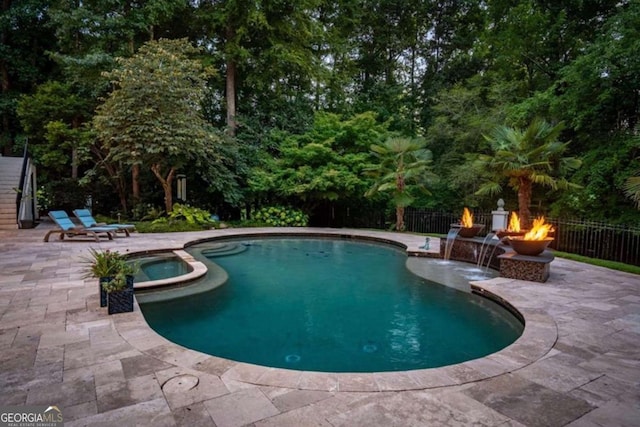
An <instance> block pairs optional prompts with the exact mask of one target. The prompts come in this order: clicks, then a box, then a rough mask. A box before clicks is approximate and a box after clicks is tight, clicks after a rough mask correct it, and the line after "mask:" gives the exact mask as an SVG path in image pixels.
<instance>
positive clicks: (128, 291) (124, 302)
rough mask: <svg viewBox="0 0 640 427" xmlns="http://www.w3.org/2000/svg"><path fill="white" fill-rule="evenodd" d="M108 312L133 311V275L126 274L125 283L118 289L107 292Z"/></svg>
mask: <svg viewBox="0 0 640 427" xmlns="http://www.w3.org/2000/svg"><path fill="white" fill-rule="evenodd" d="M107 299H108V302H109V304H108V307H107V312H108V313H109V314H117V313H129V312H132V311H133V276H127V285H126V287H125V288H124V289H121V290H119V291H113V292H109V294H108V298H107Z"/></svg>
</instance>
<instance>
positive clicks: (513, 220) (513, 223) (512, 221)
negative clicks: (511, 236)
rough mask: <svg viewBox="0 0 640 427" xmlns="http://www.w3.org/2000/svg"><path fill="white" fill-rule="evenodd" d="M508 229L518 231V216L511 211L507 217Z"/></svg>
mask: <svg viewBox="0 0 640 427" xmlns="http://www.w3.org/2000/svg"><path fill="white" fill-rule="evenodd" d="M507 230H508V231H515V232H516V233H518V232H520V217H518V214H517V213H515V212H511V216H510V217H509V226H508V227H507Z"/></svg>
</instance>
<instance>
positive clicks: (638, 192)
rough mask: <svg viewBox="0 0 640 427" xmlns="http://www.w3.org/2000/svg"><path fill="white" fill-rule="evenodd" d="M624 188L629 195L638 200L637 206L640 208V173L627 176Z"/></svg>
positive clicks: (635, 200)
mask: <svg viewBox="0 0 640 427" xmlns="http://www.w3.org/2000/svg"><path fill="white" fill-rule="evenodd" d="M623 190H624V193H625V194H626V195H627V197H629V198H630V199H631V200H633V201H634V202H636V206H637V207H638V209H640V175H638V176H631V177H629V178H627V181H626V182H625V183H624V186H623Z"/></svg>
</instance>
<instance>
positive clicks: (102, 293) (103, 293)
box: [98, 277, 112, 307]
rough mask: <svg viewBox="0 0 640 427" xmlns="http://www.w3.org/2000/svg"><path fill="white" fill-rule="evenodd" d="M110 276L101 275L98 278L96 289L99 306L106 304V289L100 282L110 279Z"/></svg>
mask: <svg viewBox="0 0 640 427" xmlns="http://www.w3.org/2000/svg"><path fill="white" fill-rule="evenodd" d="M111 279H112V278H111V277H101V278H100V279H98V291H99V292H100V307H106V306H107V291H105V290H104V289H102V284H103V283H107V282H110V281H111Z"/></svg>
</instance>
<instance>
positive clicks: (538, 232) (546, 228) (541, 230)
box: [523, 216, 553, 240]
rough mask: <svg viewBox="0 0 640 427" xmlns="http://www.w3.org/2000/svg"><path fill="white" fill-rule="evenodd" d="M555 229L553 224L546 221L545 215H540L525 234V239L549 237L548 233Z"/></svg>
mask: <svg viewBox="0 0 640 427" xmlns="http://www.w3.org/2000/svg"><path fill="white" fill-rule="evenodd" d="M552 231H553V227H552V226H551V224H545V223H544V217H543V216H541V217H538V218H536V219H534V220H533V227H531V230H530V231H529V232H528V233H527V234H525V235H524V237H523V239H524V240H544V239H546V238H547V234H549V233H550V232H552Z"/></svg>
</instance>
